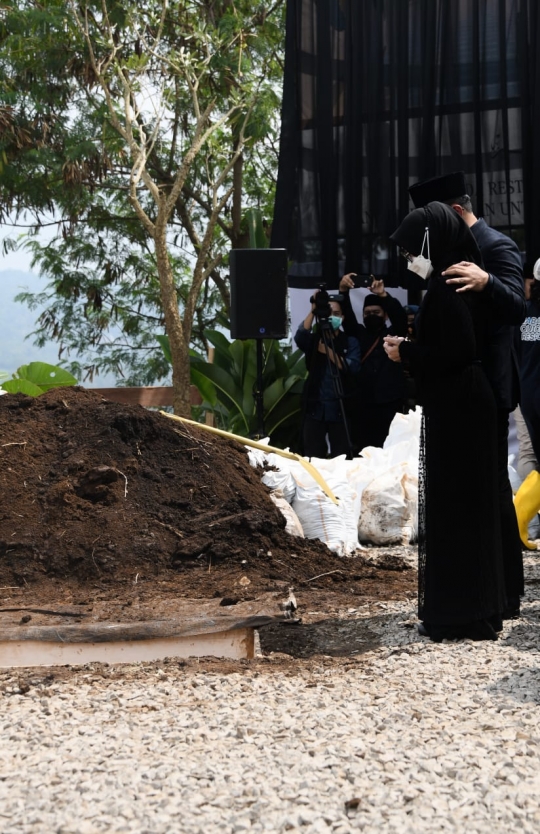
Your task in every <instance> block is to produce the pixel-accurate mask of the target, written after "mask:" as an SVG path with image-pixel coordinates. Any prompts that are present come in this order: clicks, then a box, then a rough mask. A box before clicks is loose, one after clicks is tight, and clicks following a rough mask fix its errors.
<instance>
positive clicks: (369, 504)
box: [358, 465, 414, 545]
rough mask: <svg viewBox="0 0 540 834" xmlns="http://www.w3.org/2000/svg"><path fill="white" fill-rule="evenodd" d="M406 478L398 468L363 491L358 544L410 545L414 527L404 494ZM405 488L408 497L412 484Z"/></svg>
mask: <svg viewBox="0 0 540 834" xmlns="http://www.w3.org/2000/svg"><path fill="white" fill-rule="evenodd" d="M408 478H410V475H409V473H407V467H406V466H403V465H402V466H398V467H394V468H392V469H389V470H388V471H387V472H384V473H383V474H382V475H379V476H378V477H377V478H374V480H373V481H371V483H370V484H368V486H367V487H366V488H365V489H364V492H363V494H362V509H361V513H360V520H359V522H358V537H359V539H360V541H368V542H372V543H373V544H379V545H389V544H408V543H409V542H410V540H411V538H412V536H413V527H414V525H413V521H412V518H411V507H410V499H408V498H407V493H406V491H405V484H406V483H407V479H408ZM407 486H408V488H409V493H410V494H412V491H413V490H412V486H413V484H412V483H410V484H407Z"/></svg>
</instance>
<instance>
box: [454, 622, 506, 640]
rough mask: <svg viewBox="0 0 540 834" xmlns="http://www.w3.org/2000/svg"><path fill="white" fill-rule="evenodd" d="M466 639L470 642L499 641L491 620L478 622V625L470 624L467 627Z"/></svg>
mask: <svg viewBox="0 0 540 834" xmlns="http://www.w3.org/2000/svg"><path fill="white" fill-rule="evenodd" d="M463 636H464V637H468V638H469V640H476V641H479V640H498V639H499V637H498V634H497V632H496V631H495V629H494V628H493V626H492V625H491V623H490V622H489V620H478V621H477V622H476V623H470V624H469V625H467V626H465V634H464V635H463Z"/></svg>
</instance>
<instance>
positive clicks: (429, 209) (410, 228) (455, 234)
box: [390, 202, 482, 273]
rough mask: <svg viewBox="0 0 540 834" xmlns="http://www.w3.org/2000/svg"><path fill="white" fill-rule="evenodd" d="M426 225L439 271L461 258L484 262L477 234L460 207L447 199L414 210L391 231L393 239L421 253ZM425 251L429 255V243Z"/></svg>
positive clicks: (435, 266) (437, 271)
mask: <svg viewBox="0 0 540 834" xmlns="http://www.w3.org/2000/svg"><path fill="white" fill-rule="evenodd" d="M426 226H427V227H428V228H429V254H430V257H431V263H432V266H433V271H434V272H435V273H441V272H442V271H443V270H444V269H446V268H447V267H448V266H451V264H455V263H458V262H459V261H470V262H472V263H475V264H478V265H479V266H481V265H482V256H481V254H480V249H479V248H478V244H477V243H476V240H475V239H474V235H473V234H472V232H471V230H470V229H469V227H468V226H467V224H466V223H465V221H464V220H463V218H462V217H460V215H459V214H458V213H457V211H456V210H455V209H453V208H450V206H447V205H446V204H445V203H436V202H433V203H428V204H427V206H424V208H419V209H415V210H414V211H411V213H410V214H408V215H407V217H406V218H405V220H404V221H403V222H402V223H401V225H400V226H398V228H397V229H396V231H395V232H394V233H393V234H391V235H390V240H393V241H394V243H397V245H398V246H399V247H401V248H402V249H405V250H406V251H407V252H409V253H410V254H411V255H419V254H420V250H421V249H422V241H423V240H424V233H425V230H426ZM422 254H423V255H424V257H426V258H427V257H428V253H427V247H426V246H425V247H424V251H423V253H422Z"/></svg>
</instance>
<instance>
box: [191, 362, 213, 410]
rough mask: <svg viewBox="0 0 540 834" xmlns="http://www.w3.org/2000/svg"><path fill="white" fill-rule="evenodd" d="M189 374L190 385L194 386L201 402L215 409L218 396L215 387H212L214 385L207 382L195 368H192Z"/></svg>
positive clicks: (201, 372)
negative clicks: (201, 399)
mask: <svg viewBox="0 0 540 834" xmlns="http://www.w3.org/2000/svg"><path fill="white" fill-rule="evenodd" d="M190 373H191V383H192V385H195V387H196V388H197V390H198V391H199V394H200V395H201V397H202V398H203V400H204V401H205V402H207V403H208V404H209V405H210V406H211V407H212V408H215V407H216V405H217V401H218V396H217V391H216V386H215V385H214V383H213V382H212V381H211V380H209V379H208V377H207V376H206V375H205V374H204V372H203V371H202V370H201V369H200V368H198V367H197V366H192V368H191V371H190Z"/></svg>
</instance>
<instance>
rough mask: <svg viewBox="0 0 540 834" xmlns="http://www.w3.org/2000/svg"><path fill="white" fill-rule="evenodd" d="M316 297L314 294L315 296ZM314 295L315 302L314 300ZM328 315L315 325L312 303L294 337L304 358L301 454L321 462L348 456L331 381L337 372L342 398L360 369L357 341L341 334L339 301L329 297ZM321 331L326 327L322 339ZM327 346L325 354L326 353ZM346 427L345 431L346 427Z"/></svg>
mask: <svg viewBox="0 0 540 834" xmlns="http://www.w3.org/2000/svg"><path fill="white" fill-rule="evenodd" d="M316 295H317V294H316ZM316 295H315V298H316ZM329 299H330V300H329V302H328V303H329V305H330V311H329V312H330V313H331V315H330V316H329V317H328V319H325V320H321V321H316V320H315V315H314V311H315V308H316V303H315V302H312V304H311V311H310V312H309V313H308V315H307V316H306V318H305V319H304V321H303V322H302V324H301V325H300V327H299V328H298V330H297V331H296V335H295V337H294V341H295V342H296V344H297V345H298V347H299V348H300V350H302V351H303V352H304V353H305V354H306V365H307V369H308V378H307V380H306V383H305V386H304V392H303V400H304V403H303V405H304V413H303V422H302V440H303V454H304V455H306V457H316V458H325V457H327V456H328V445H327V438H328V442H329V444H330V457H336V456H337V455H347V454H349V453H350V452H351V449H350V445H349V442H348V421H347V424H346V423H345V420H346V419H347V417H346V412H345V398H344V397H340V396H339V395H338V391H337V390H336V382H335V379H333V376H334V372H335V370H336V369H337V372H338V373H337V375H338V377H339V379H338V383H337V384H338V386H341V388H342V390H343V394H344V395H345V396H346V395H347V393H348V391H349V390H350V387H351V382H352V379H353V378H354V375H355V374H357V373H358V370H359V368H360V346H359V344H358V341H357V339H355V338H354V337H352V336H347V335H345V333H344V332H343V330H341V325H342V321H343V311H342V308H341V301H342V297H341V296H339V295H331V296H329ZM322 327H326V328H327V329H326V338H323V335H322V330H321V328H322ZM327 344H328V348H329V349H328V350H327V347H326V346H327ZM346 426H347V427H346Z"/></svg>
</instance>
